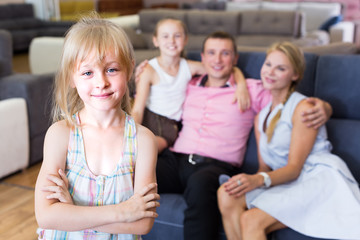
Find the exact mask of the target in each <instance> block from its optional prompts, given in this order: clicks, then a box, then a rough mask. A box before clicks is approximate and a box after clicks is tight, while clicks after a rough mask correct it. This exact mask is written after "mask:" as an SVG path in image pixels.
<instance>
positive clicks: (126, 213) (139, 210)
mask: <svg viewBox="0 0 360 240" xmlns="http://www.w3.org/2000/svg"><path fill="white" fill-rule="evenodd" d="M156 188H157V184H156V183H150V184H148V185H147V186H145V187H144V188H143V189H141V190H140V191H139V192H137V193H135V194H134V195H133V196H132V197H131V198H129V199H128V200H127V201H125V202H122V203H120V204H118V206H119V207H121V210H120V212H119V218H120V222H134V221H137V220H140V219H142V218H148V217H150V218H156V217H157V216H158V214H157V213H156V211H155V210H154V208H156V207H159V206H160V203H159V202H158V200H159V199H160V195H159V194H157V193H156V192H151V191H152V190H155V189H156Z"/></svg>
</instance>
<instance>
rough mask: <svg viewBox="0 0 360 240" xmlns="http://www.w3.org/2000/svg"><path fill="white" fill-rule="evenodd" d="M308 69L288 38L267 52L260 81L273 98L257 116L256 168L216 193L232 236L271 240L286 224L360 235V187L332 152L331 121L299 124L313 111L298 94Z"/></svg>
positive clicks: (313, 232)
mask: <svg viewBox="0 0 360 240" xmlns="http://www.w3.org/2000/svg"><path fill="white" fill-rule="evenodd" d="M304 69H305V60H304V56H303V53H302V52H301V51H300V50H299V48H298V47H296V46H295V45H293V44H291V43H289V42H283V43H277V44H274V45H272V46H271V47H270V48H269V50H268V51H267V56H266V60H265V62H264V64H263V66H262V69H261V80H262V82H263V86H264V88H265V89H268V90H269V91H270V93H271V95H272V102H270V103H269V104H268V105H267V106H266V107H265V108H264V109H263V110H261V112H260V113H259V116H258V118H257V119H256V120H255V130H256V137H257V142H258V156H259V170H258V173H256V174H253V175H251V174H238V175H235V176H233V177H232V178H231V179H230V180H229V181H228V182H226V183H225V184H223V185H222V186H221V187H220V188H219V190H218V201H219V208H220V211H221V214H222V219H223V223H224V228H225V232H226V235H227V237H228V239H229V240H233V239H243V240H245V239H251V240H253V239H264V240H265V239H266V234H267V233H269V232H272V231H275V230H278V229H281V228H285V227H289V228H291V229H293V230H295V231H297V232H300V233H301V234H304V235H307V236H311V237H316V238H329V239H360V228H359V227H358V226H359V225H360V191H359V185H358V183H357V182H356V180H355V179H354V177H353V176H352V174H351V172H350V171H349V169H348V167H347V166H346V164H345V162H344V161H343V160H342V159H340V158H339V157H338V156H336V155H333V154H331V152H330V151H331V143H330V142H329V141H328V140H327V133H326V128H325V126H322V127H320V128H319V129H314V128H308V127H307V126H306V124H305V123H304V122H303V121H301V114H300V113H301V112H302V111H306V110H307V109H309V108H311V104H309V103H308V102H307V101H306V97H305V96H304V95H302V94H300V93H298V92H296V91H295V87H296V85H297V84H298V82H299V81H300V80H301V78H302V77H303V73H304Z"/></svg>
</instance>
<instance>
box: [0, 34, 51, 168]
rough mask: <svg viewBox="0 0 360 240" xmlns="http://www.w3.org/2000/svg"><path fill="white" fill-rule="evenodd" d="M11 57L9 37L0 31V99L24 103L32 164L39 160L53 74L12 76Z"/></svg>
mask: <svg viewBox="0 0 360 240" xmlns="http://www.w3.org/2000/svg"><path fill="white" fill-rule="evenodd" d="M12 56H13V52H12V41H11V34H10V33H9V32H8V31H6V30H0V100H3V99H8V98H14V97H19V98H24V99H25V100H26V103H27V110H28V122H29V137H30V139H29V141H30V157H29V158H30V161H29V165H31V164H34V163H36V162H39V161H41V160H42V156H43V142H44V136H45V133H46V130H47V128H48V127H49V124H50V120H49V119H50V110H51V109H50V94H51V92H52V91H51V90H52V85H53V81H54V74H47V75H34V74H17V73H14V72H13V71H12ZM1 117H6V116H1Z"/></svg>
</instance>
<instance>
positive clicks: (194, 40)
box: [185, 34, 207, 51]
mask: <svg viewBox="0 0 360 240" xmlns="http://www.w3.org/2000/svg"><path fill="white" fill-rule="evenodd" d="M206 35H207V34H206ZM206 35H193V34H189V38H188V42H187V44H186V46H185V49H186V50H187V51H195V50H197V51H199V49H201V48H202V44H203V41H204V39H205V37H206Z"/></svg>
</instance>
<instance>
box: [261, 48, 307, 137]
mask: <svg viewBox="0 0 360 240" xmlns="http://www.w3.org/2000/svg"><path fill="white" fill-rule="evenodd" d="M274 51H280V52H282V53H283V54H285V56H286V57H287V58H288V59H289V61H290V64H291V66H292V68H293V69H294V73H295V74H297V75H298V78H297V80H295V81H292V82H291V85H290V87H289V91H288V93H287V95H286V98H285V99H284V101H283V104H284V105H285V103H286V102H287V100H288V99H289V97H290V95H291V94H292V93H293V92H294V91H295V89H296V87H297V85H298V84H299V82H300V81H301V79H302V78H303V77H304V72H305V64H306V63H305V58H304V53H303V52H302V51H301V49H300V48H299V47H297V46H296V45H294V44H292V43H290V42H280V43H274V44H273V45H271V46H270V48H269V49H268V50H267V52H266V55H267V56H268V55H269V54H270V53H272V52H274ZM280 117H281V110H279V111H278V112H277V113H276V115H275V116H274V117H273V118H272V119H271V122H270V123H269V126H268V127H267V128H266V135H267V140H268V142H270V141H271V138H272V136H273V134H274V130H275V127H276V124H277V122H278V121H279V119H280Z"/></svg>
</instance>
